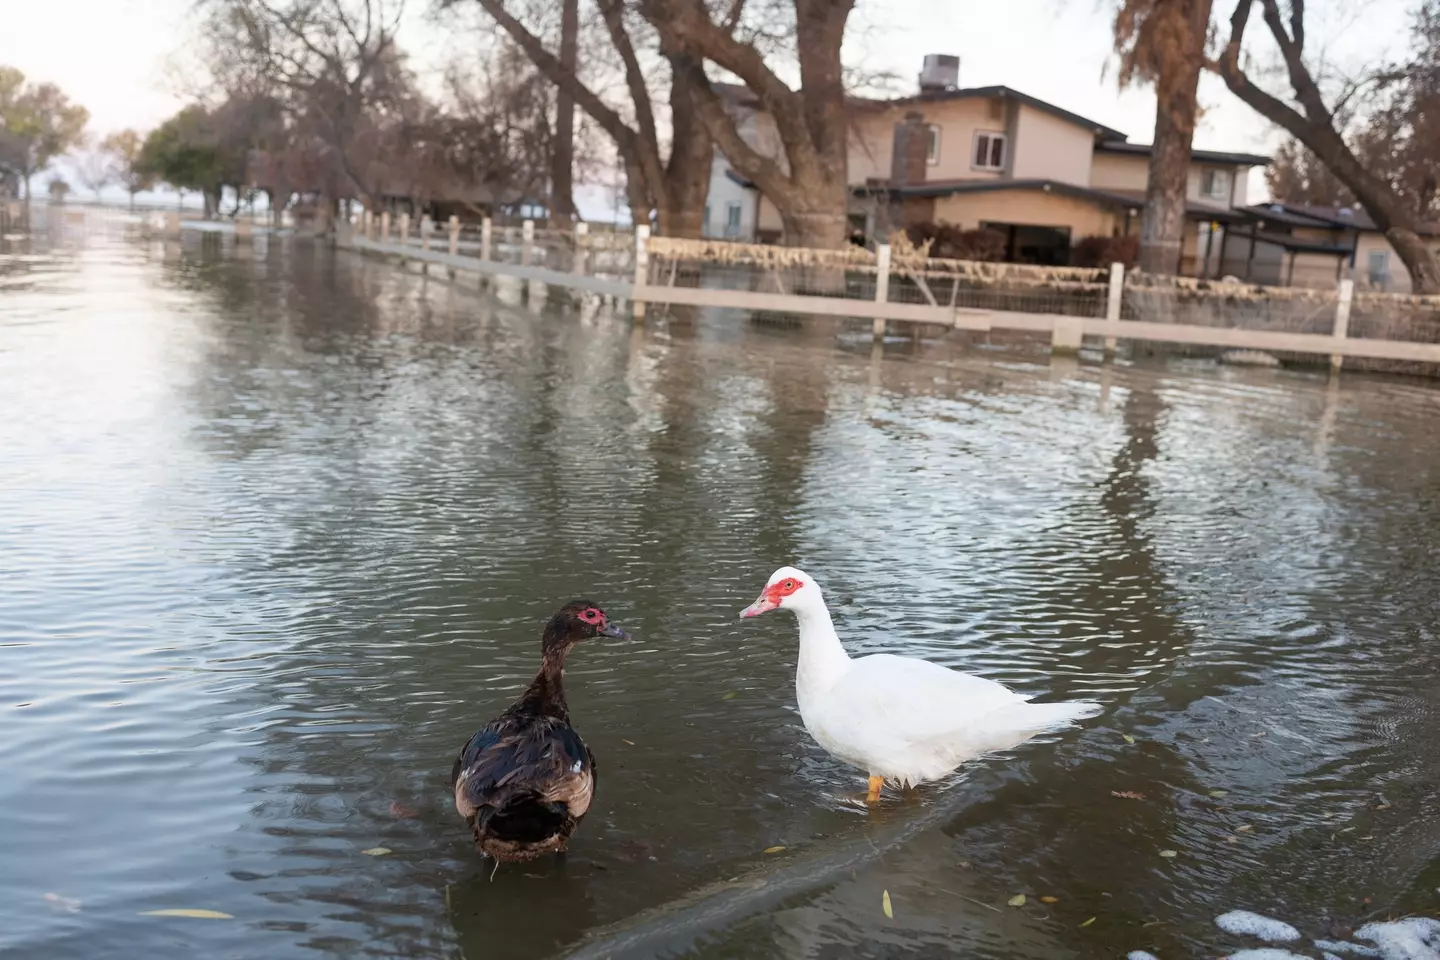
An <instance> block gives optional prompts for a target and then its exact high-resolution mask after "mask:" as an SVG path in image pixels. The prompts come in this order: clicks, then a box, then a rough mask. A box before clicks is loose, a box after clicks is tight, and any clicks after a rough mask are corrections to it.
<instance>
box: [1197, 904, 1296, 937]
mask: <svg viewBox="0 0 1440 960" xmlns="http://www.w3.org/2000/svg"><path fill="white" fill-rule="evenodd" d="M1215 926H1217V927H1219V928H1220V929H1221V930H1224V931H1225V932H1226V933H1234V934H1241V935H1244V936H1249V937H1258V938H1260V939H1261V940H1268V941H1270V942H1271V943H1284V942H1287V941H1290V940H1299V939H1300V931H1299V930H1296V929H1295V928H1294V927H1292V926H1290V924H1288V923H1285V922H1284V921H1283V920H1272V919H1271V918H1269V917H1262V916H1261V915H1260V914H1258V913H1251V912H1250V911H1248V910H1231V911H1230V912H1229V913H1222V914H1220V916H1218V917H1216V918H1215Z"/></svg>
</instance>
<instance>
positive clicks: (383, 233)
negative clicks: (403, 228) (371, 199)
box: [380, 210, 390, 243]
mask: <svg viewBox="0 0 1440 960" xmlns="http://www.w3.org/2000/svg"><path fill="white" fill-rule="evenodd" d="M380 242H381V243H389V242H390V211H389V210H386V211H385V212H384V213H382V214H380Z"/></svg>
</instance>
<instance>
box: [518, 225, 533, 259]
mask: <svg viewBox="0 0 1440 960" xmlns="http://www.w3.org/2000/svg"><path fill="white" fill-rule="evenodd" d="M534 242H535V221H534V220H526V221H525V222H523V223H522V224H520V265H521V266H522V267H528V266H530V246H531V244H533V243H534Z"/></svg>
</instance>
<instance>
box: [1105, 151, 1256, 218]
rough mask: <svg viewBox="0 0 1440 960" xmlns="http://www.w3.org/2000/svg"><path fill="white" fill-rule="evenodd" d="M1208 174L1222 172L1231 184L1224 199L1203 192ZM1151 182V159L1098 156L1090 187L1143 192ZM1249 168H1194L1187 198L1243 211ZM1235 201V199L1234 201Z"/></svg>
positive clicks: (1188, 177)
mask: <svg viewBox="0 0 1440 960" xmlns="http://www.w3.org/2000/svg"><path fill="white" fill-rule="evenodd" d="M1206 170H1222V171H1224V172H1225V174H1226V175H1227V177H1228V178H1229V180H1228V186H1227V187H1226V191H1225V195H1224V197H1212V196H1208V195H1206V194H1205V193H1204V192H1203V189H1202V188H1203V186H1204V184H1205V171H1206ZM1149 182H1150V158H1149V157H1141V156H1134V155H1132V154H1124V153H1097V154H1095V160H1094V162H1093V163H1092V164H1091V166H1090V186H1092V187H1094V188H1096V189H1097V190H1144V189H1145V187H1146V184H1148V183H1149ZM1249 182H1250V168H1249V167H1237V166H1224V165H1217V164H1212V163H1196V164H1191V166H1190V172H1189V173H1188V174H1187V175H1186V178H1185V196H1186V198H1187V199H1189V200H1194V201H1198V202H1200V203H1210V204H1215V205H1216V206H1223V207H1229V206H1235V207H1243V206H1245V205H1246V204H1247V203H1249V202H1250V200H1249V193H1250V191H1249ZM1232 198H1233V199H1232Z"/></svg>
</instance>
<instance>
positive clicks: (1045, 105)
mask: <svg viewBox="0 0 1440 960" xmlns="http://www.w3.org/2000/svg"><path fill="white" fill-rule="evenodd" d="M996 99H999V100H1006V99H1009V100H1015V101H1017V102H1019V103H1023V104H1025V105H1026V106H1029V107H1034V108H1035V109H1036V110H1040V111H1043V112H1045V113H1048V114H1050V115H1051V116H1053V117H1059V118H1060V119H1061V120H1065V121H1068V122H1070V123H1073V124H1075V125H1076V126H1078V127H1084V128H1086V129H1087V130H1089V131H1091V132H1092V133H1094V134H1095V136H1097V137H1099V138H1100V139H1101V140H1124V139H1125V134H1123V133H1121V132H1120V131H1119V130H1116V129H1114V128H1112V127H1107V126H1105V125H1104V124H1103V123H1097V122H1096V121H1094V120H1090V119H1088V118H1086V117H1082V116H1080V114H1078V113H1071V112H1070V111H1069V110H1066V109H1064V108H1063V107H1057V106H1055V104H1053V103H1050V102H1049V101H1046V100H1041V99H1040V98H1039V97H1032V96H1030V94H1028V93H1021V92H1020V91H1019V90H1015V89H1013V88H1011V87H1005V86H989V87H957V88H956V89H954V90H923V91H921V92H920V93H917V94H913V95H911V96H908V97H898V98H896V99H893V100H859V99H857V100H856V101H855V103H856V105H857V106H868V107H871V108H875V107H904V106H909V105H911V104H921V103H944V102H948V101H951V100H996Z"/></svg>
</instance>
